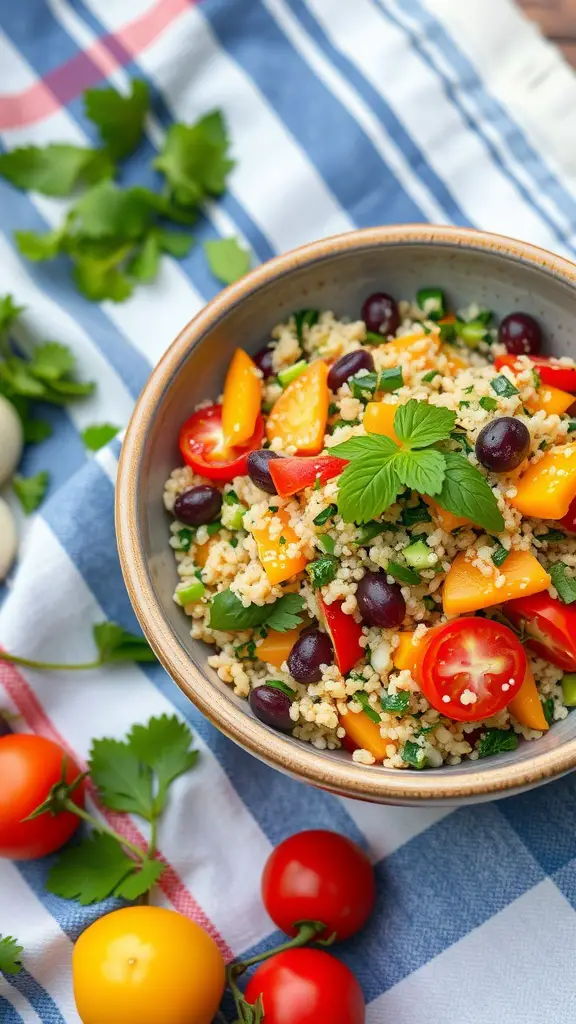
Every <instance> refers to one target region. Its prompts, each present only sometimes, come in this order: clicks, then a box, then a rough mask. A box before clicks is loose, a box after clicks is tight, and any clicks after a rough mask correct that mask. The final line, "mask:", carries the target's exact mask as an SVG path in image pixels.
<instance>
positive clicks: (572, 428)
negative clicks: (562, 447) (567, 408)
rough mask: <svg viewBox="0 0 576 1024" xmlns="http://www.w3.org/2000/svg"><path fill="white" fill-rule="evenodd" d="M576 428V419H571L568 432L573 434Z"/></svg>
mask: <svg viewBox="0 0 576 1024" xmlns="http://www.w3.org/2000/svg"><path fill="white" fill-rule="evenodd" d="M575 430H576V420H570V422H569V424H568V433H569V434H573V433H574V431H575Z"/></svg>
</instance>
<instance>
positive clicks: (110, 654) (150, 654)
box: [93, 622, 157, 665]
mask: <svg viewBox="0 0 576 1024" xmlns="http://www.w3.org/2000/svg"><path fill="white" fill-rule="evenodd" d="M93 634H94V643H95V644H96V647H97V648H98V654H99V664H100V665H107V664H109V663H110V662H114V661H135V662H149V661H150V662H151V661H156V660H157V659H156V655H155V654H154V651H153V650H152V648H151V647H150V645H149V644H148V641H147V640H145V639H144V637H143V636H136V635H135V634H134V633H129V632H128V631H127V630H126V629H123V627H122V626H119V625H117V623H116V622H99V623H98V624H97V625H96V626H94V629H93Z"/></svg>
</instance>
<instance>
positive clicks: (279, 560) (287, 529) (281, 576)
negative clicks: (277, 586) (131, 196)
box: [252, 508, 308, 584]
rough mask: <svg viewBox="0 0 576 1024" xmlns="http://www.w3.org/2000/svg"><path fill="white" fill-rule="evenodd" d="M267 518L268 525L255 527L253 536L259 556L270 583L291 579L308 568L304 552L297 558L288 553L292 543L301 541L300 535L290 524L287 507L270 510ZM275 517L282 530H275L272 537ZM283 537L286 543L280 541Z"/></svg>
mask: <svg viewBox="0 0 576 1024" xmlns="http://www.w3.org/2000/svg"><path fill="white" fill-rule="evenodd" d="M266 518H267V520H268V522H267V523H266V525H265V526H263V527H262V528H261V529H259V530H255V529H253V530H252V536H253V537H254V540H255V541H256V544H257V545H258V557H259V559H260V561H261V562H262V565H263V566H264V569H265V571H266V575H267V577H268V579H269V580H270V583H272V584H274V583H283V582H284V580H289V579H291V578H292V576H296V574H297V573H299V572H302V570H303V569H305V568H306V565H307V563H308V559H307V558H305V557H304V555H302V554H300V555H297V556H296V557H295V558H289V557H288V555H287V554H286V552H287V550H288V548H289V547H290V545H291V544H297V543H299V538H298V536H297V535H296V533H295V532H294V530H293V529H292V527H291V526H290V525H289V519H290V516H289V514H288V512H287V511H286V509H283V508H280V509H278V511H277V512H269V513H267V514H266ZM274 518H277V519H280V521H281V523H282V531H281V533H279V534H276V531H274V536H273V537H271V536H270V528H271V526H272V520H273V519H274ZM282 537H283V538H284V541H285V543H284V544H281V543H280V540H281V538H282Z"/></svg>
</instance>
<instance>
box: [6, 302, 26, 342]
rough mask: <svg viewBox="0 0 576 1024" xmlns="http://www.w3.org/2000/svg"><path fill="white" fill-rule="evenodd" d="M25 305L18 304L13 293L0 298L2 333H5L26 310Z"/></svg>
mask: <svg viewBox="0 0 576 1024" xmlns="http://www.w3.org/2000/svg"><path fill="white" fill-rule="evenodd" d="M25 308H26V307H25V306H17V305H16V303H15V302H14V299H13V298H12V296H11V295H3V296H2V298H1V299H0V335H5V334H7V332H8V331H9V330H10V328H11V327H12V325H13V324H14V323H15V321H16V320H17V319H18V317H19V316H20V314H21V313H23V312H24V310H25Z"/></svg>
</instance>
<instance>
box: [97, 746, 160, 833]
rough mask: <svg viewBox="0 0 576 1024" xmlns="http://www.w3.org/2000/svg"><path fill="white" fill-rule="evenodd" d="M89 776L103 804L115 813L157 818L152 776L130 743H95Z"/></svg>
mask: <svg viewBox="0 0 576 1024" xmlns="http://www.w3.org/2000/svg"><path fill="white" fill-rule="evenodd" d="M88 764H89V768H90V776H91V778H92V781H93V783H94V784H95V785H96V786H97V787H98V791H99V794H100V799H101V801H102V803H103V804H104V805H105V806H106V807H109V808H110V809H111V810H113V811H124V812H126V813H128V814H138V815H139V816H140V817H141V818H145V820H146V821H152V819H153V818H154V816H155V807H154V791H153V779H152V772H151V770H150V768H149V767H148V765H145V764H142V762H141V760H140V758H139V757H138V754H137V753H136V751H135V750H134V749H133V748H132V746H131V744H130V743H129V742H125V741H123V740H113V739H101V740H94V741H93V744H92V749H91V751H90V756H89V760H88Z"/></svg>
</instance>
